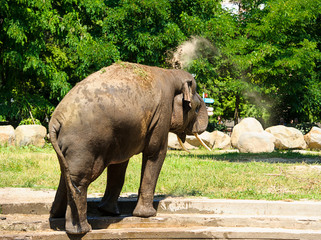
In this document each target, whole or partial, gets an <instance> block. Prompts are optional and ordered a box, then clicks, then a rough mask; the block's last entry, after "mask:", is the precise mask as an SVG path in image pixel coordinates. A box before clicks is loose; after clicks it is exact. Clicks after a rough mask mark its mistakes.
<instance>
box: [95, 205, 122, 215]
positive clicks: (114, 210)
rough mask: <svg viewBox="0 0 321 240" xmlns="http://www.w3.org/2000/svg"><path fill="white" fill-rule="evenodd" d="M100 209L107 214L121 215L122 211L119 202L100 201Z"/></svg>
mask: <svg viewBox="0 0 321 240" xmlns="http://www.w3.org/2000/svg"><path fill="white" fill-rule="evenodd" d="M98 210H99V211H100V212H102V213H103V214H105V215H107V216H119V215H120V211H119V208H118V204H117V202H115V203H110V202H100V203H99V205H98Z"/></svg>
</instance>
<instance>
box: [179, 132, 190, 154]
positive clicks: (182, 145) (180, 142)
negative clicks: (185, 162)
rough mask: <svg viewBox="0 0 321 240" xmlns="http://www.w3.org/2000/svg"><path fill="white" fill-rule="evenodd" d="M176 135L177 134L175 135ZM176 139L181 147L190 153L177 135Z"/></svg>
mask: <svg viewBox="0 0 321 240" xmlns="http://www.w3.org/2000/svg"><path fill="white" fill-rule="evenodd" d="M176 136H177V135H176ZM177 140H178V142H179V145H181V147H182V149H183V150H184V151H186V152H188V153H191V152H190V151H189V150H188V149H187V148H186V147H185V146H184V143H183V142H182V140H181V139H180V138H179V137H178V136H177Z"/></svg>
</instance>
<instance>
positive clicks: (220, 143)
mask: <svg viewBox="0 0 321 240" xmlns="http://www.w3.org/2000/svg"><path fill="white" fill-rule="evenodd" d="M210 143H211V146H212V148H214V149H229V148H231V137H230V136H229V135H227V134H225V133H223V132H221V131H214V132H212V133H211V139H210Z"/></svg>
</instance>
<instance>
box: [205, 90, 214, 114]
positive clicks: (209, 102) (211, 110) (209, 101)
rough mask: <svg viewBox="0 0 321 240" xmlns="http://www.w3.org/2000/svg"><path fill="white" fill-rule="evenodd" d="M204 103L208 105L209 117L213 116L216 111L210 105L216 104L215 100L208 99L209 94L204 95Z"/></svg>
mask: <svg viewBox="0 0 321 240" xmlns="http://www.w3.org/2000/svg"><path fill="white" fill-rule="evenodd" d="M203 101H204V102H205V104H206V109H207V114H208V115H209V116H212V115H213V111H214V109H213V108H212V107H210V106H209V104H213V103H214V99H213V98H208V97H207V93H203Z"/></svg>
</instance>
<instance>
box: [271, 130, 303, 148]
mask: <svg viewBox="0 0 321 240" xmlns="http://www.w3.org/2000/svg"><path fill="white" fill-rule="evenodd" d="M265 131H267V132H269V133H271V134H273V136H274V137H275V142H274V145H275V148H277V149H280V150H282V149H305V148H306V147H307V144H306V142H305V140H304V136H303V134H302V133H301V132H300V131H299V130H298V129H296V128H293V127H286V126H283V125H278V126H273V127H269V128H267V129H265Z"/></svg>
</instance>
